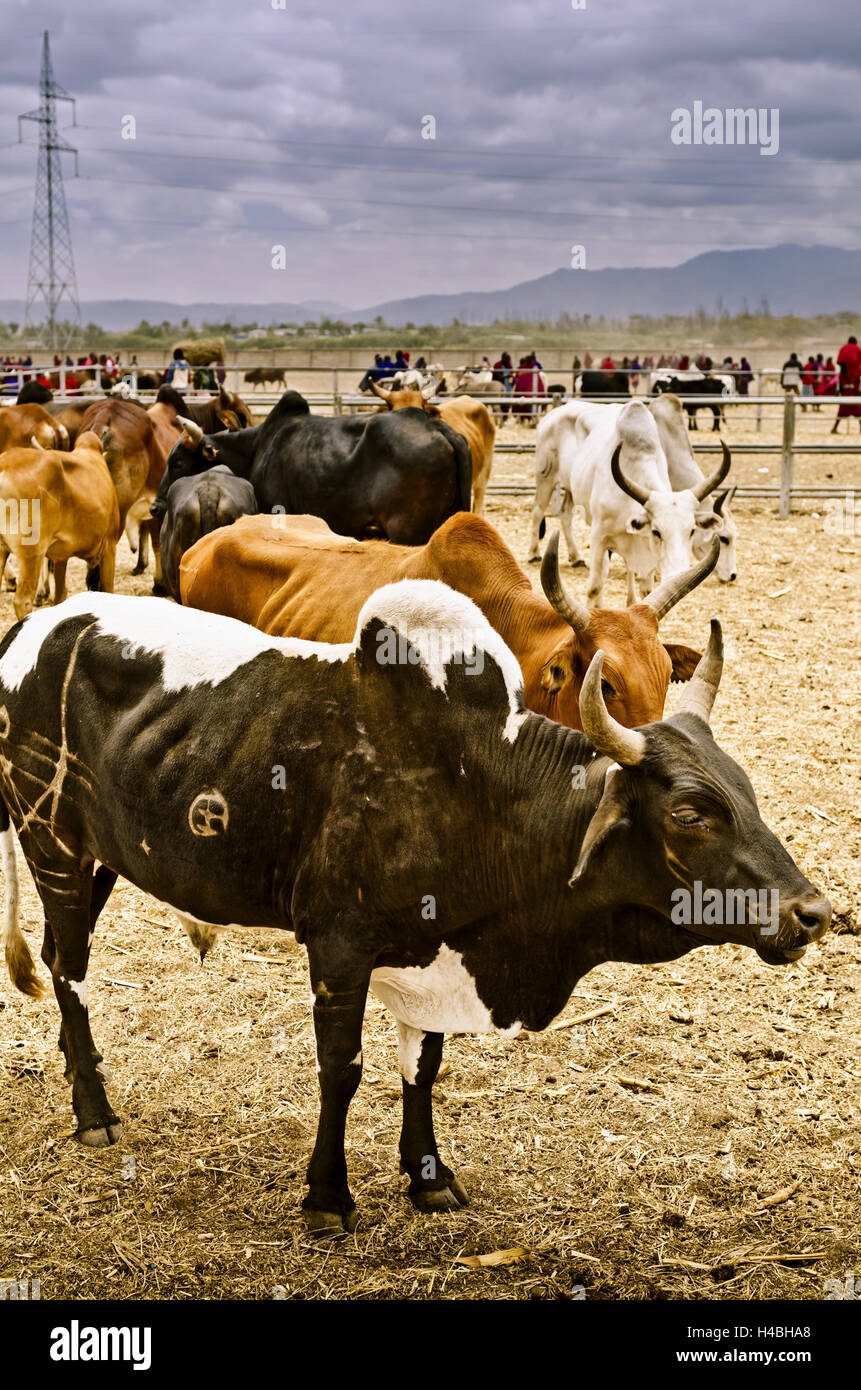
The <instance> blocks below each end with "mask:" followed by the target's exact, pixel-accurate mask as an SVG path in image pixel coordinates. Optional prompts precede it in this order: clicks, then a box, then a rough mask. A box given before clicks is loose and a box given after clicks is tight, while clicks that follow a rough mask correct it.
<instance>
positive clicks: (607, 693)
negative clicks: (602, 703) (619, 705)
mask: <svg viewBox="0 0 861 1390" xmlns="http://www.w3.org/2000/svg"><path fill="white" fill-rule="evenodd" d="M601 694H602V695H603V696H604V699H605V700H614V699H615V698H616V692H615V690H614V689H613V687H612V685H611V684H610V682H609V681H602V682H601Z"/></svg>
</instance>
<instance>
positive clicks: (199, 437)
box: [176, 415, 203, 449]
mask: <svg viewBox="0 0 861 1390" xmlns="http://www.w3.org/2000/svg"><path fill="white" fill-rule="evenodd" d="M176 423H177V424H178V425H181V426H182V432H183V434H187V435H188V437H189V439H190V441H191V443H192V444H193V445H194V447H195V448H196V449H199V448H200V446H201V444H202V443H203V430H202V429H201V428H200V425H198V423H197V422H196V421H195V420H189V419H188V417H187V416H185V415H177V417H176Z"/></svg>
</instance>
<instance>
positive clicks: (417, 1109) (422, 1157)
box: [398, 1021, 469, 1211]
mask: <svg viewBox="0 0 861 1390" xmlns="http://www.w3.org/2000/svg"><path fill="white" fill-rule="evenodd" d="M443 1041H444V1039H443V1034H442V1033H425V1032H423V1031H422V1030H421V1029H420V1028H411V1027H409V1025H408V1024H406V1023H401V1022H400V1021H398V1060H399V1062H400V1068H401V1078H402V1083H403V1096H404V1119H403V1126H402V1128H401V1145H400V1148H401V1170H402V1171H403V1172H404V1173H408V1174H409V1178H410V1185H409V1189H408V1190H409V1195H410V1198H411V1200H412V1202H413V1204H414V1205H415V1206H417V1207H418V1209H419V1211H457V1210H458V1208H459V1207H465V1206H468V1204H469V1198H468V1197H467V1195H466V1190H465V1189H464V1187H463V1184H462V1183H461V1182H460V1181H459V1179H458V1178H457V1177H456V1176H455V1174H454V1173H453V1172H452V1170H451V1169H450V1168H448V1167H446V1165H445V1164H444V1163H443V1161H442V1159H441V1158H440V1156H439V1149H438V1148H437V1146H436V1136H435V1135H434V1130H433V1084H434V1082H435V1081H436V1076H437V1072H438V1071H439V1064H440V1062H441V1061H442V1045H443Z"/></svg>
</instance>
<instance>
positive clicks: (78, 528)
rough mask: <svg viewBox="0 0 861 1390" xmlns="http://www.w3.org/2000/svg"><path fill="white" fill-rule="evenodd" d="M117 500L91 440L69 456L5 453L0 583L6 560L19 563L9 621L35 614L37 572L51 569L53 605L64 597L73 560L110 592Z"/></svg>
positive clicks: (84, 439) (84, 436)
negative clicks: (50, 566) (93, 573)
mask: <svg viewBox="0 0 861 1390" xmlns="http://www.w3.org/2000/svg"><path fill="white" fill-rule="evenodd" d="M120 534H121V531H120V516H119V507H118V505H117V497H116V492H115V491H114V485H113V482H112V480H111V475H110V473H109V472H108V468H107V465H106V463H105V460H104V457H103V455H102V445H101V441H100V440H99V437H98V435H97V434H93V433H92V432H91V431H86V432H83V433H81V434H79V435H78V439H77V441H76V444H75V448H74V449H73V450H72V451H71V452H70V453H63V452H61V451H60V450H57V449H47V450H46V449H42V448H39V447H36V448H33V449H9V450H7V452H6V453H5V454H4V455H3V461H2V466H0V579H2V577H3V572H4V570H5V568H6V561H7V559H8V557H9V555H10V554H11V555H14V556H15V558H16V560H17V562H18V583H17V587H16V590H15V597H14V599H13V606H14V608H15V617H16V618H19V619H20V618H23V617H25V616H26V615H27V614H28V613H29V612H30V611H31V609H32V608H33V602H34V599H35V595H36V589H37V587H38V585H39V579H40V576H41V573H42V568H43V564H44V562H45V561H46V560H50V561H51V562H52V563H53V566H54V602H55V603H62V601H63V599H64V598H65V597H66V565H67V564H68V562H69V560H71V559H73V558H75V557H77V558H79V559H81V560H86V562H87V564H88V565H89V566H90V567H91V568H93V567H95V566H96V565H98V566H99V569H100V575H101V587H102V588H103V589H104V590H106V591H107V592H108V593H110V592H112V590H113V587H114V566H115V562H116V549H117V543H118V541H119V538H120Z"/></svg>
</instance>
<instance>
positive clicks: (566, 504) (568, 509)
mask: <svg viewBox="0 0 861 1390" xmlns="http://www.w3.org/2000/svg"><path fill="white" fill-rule="evenodd" d="M559 524H560V526H561V527H562V534H563V536H564V537H565V545H566V547H567V550H568V563H569V565H571V567H572V569H580V568H582V569H585V568H586V561H585V560H584V559H583V558H582V557H581V555H580V551H579V549H578V547H577V537H576V536H575V535H574V501H573V498H572V497H571V493H570V492H566V493H565V496H564V498H563V501H562V506H561V508H560V511H559Z"/></svg>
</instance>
